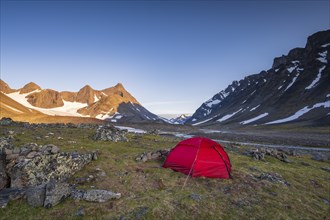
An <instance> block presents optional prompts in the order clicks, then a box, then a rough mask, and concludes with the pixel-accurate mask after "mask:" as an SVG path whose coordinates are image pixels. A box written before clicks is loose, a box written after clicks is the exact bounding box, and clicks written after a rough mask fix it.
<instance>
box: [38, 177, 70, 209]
mask: <svg viewBox="0 0 330 220" xmlns="http://www.w3.org/2000/svg"><path fill="white" fill-rule="evenodd" d="M70 193H71V189H70V187H69V184H67V183H58V182H55V181H50V182H49V183H48V184H47V185H46V192H45V201H44V204H43V205H44V207H45V208H51V207H53V206H55V205H57V204H59V203H60V202H61V201H63V200H64V199H65V198H67V197H69V196H70Z"/></svg>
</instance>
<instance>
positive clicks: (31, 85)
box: [19, 82, 41, 94]
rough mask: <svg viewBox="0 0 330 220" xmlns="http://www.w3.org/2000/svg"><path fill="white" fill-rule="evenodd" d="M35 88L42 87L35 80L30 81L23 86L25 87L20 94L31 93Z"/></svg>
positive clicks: (39, 88)
mask: <svg viewBox="0 0 330 220" xmlns="http://www.w3.org/2000/svg"><path fill="white" fill-rule="evenodd" d="M35 90H41V87H40V86H38V85H37V84H35V83H34V82H29V83H28V84H26V85H25V86H23V88H21V89H20V92H19V93H20V94H25V93H29V92H32V91H35Z"/></svg>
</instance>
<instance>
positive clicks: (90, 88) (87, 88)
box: [79, 84, 94, 91]
mask: <svg viewBox="0 0 330 220" xmlns="http://www.w3.org/2000/svg"><path fill="white" fill-rule="evenodd" d="M81 90H94V89H93V88H92V87H91V86H90V85H88V84H86V85H85V86H84V87H82V88H81V89H80V90H79V91H81Z"/></svg>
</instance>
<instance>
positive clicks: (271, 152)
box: [245, 148, 290, 163]
mask: <svg viewBox="0 0 330 220" xmlns="http://www.w3.org/2000/svg"><path fill="white" fill-rule="evenodd" d="M245 154H246V155H249V156H252V157H253V159H255V160H263V159H264V158H265V155H267V156H271V157H274V158H276V159H278V160H280V161H283V162H286V163H290V160H289V159H288V155H287V154H286V153H285V152H284V151H282V150H276V149H265V148H260V149H254V150H251V151H249V152H246V153H245Z"/></svg>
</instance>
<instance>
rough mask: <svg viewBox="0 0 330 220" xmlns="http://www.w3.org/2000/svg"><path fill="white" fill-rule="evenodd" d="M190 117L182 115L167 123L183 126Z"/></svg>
mask: <svg viewBox="0 0 330 220" xmlns="http://www.w3.org/2000/svg"><path fill="white" fill-rule="evenodd" d="M190 117H191V116H190V115H186V114H182V115H180V116H178V117H176V118H171V119H170V120H169V122H170V123H171V124H184V123H185V122H186V121H187V120H188V119H189V118H190Z"/></svg>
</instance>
